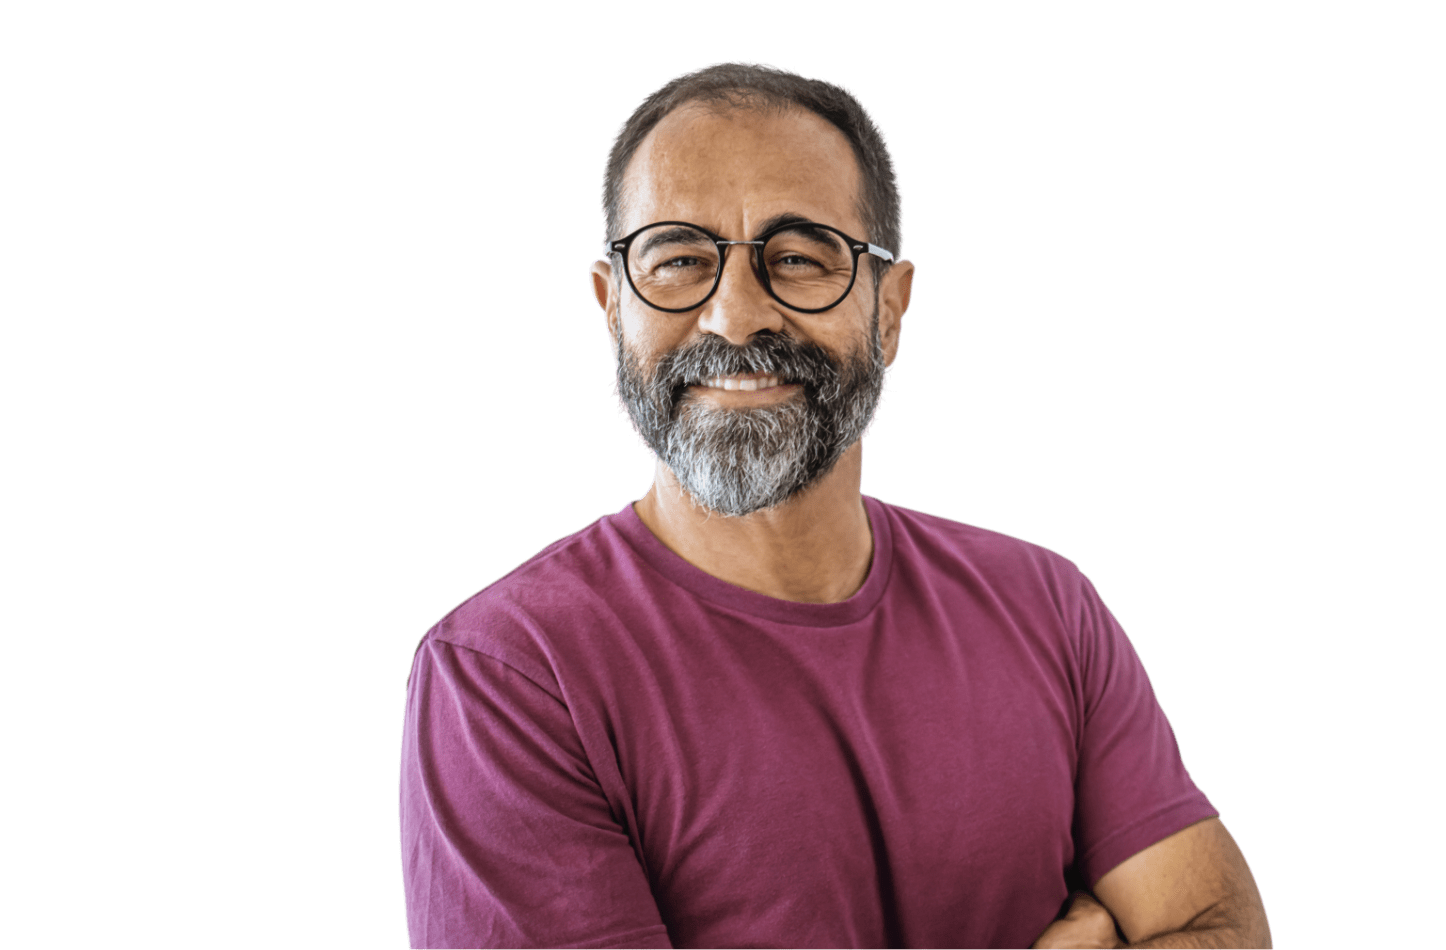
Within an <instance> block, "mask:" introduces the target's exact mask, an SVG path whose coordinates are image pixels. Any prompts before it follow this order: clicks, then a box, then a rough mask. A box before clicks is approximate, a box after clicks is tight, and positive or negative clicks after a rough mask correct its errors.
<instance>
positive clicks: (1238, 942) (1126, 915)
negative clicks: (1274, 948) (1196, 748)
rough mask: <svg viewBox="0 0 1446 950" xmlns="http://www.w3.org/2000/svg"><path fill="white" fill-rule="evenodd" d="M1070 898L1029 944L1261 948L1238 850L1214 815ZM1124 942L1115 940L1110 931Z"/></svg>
mask: <svg viewBox="0 0 1446 950" xmlns="http://www.w3.org/2000/svg"><path fill="white" fill-rule="evenodd" d="M1095 896H1097V897H1098V898H1099V899H1098V900H1095V899H1094V897H1091V896H1090V895H1088V894H1081V895H1079V896H1078V897H1076V898H1075V901H1074V903H1073V904H1072V905H1071V906H1070V909H1069V912H1068V913H1067V914H1066V915H1065V916H1064V917H1063V918H1062V919H1060V920H1057V921H1055V922H1054V923H1053V924H1050V926H1049V928H1048V929H1046V930H1045V932H1044V933H1043V934H1041V935H1040V937H1039V940H1037V941H1035V944H1034V946H1036V947H1121V946H1130V947H1269V946H1270V945H1271V944H1270V925H1269V924H1268V923H1267V922H1266V919H1265V906H1264V905H1263V904H1262V903H1261V901H1260V892H1259V891H1258V890H1257V889H1256V887H1255V878H1254V877H1253V876H1252V875H1251V873H1250V868H1249V867H1248V866H1247V865H1246V863H1245V856H1244V855H1242V854H1241V853H1240V849H1239V848H1238V847H1236V845H1235V840H1234V839H1233V838H1231V837H1230V832H1228V831H1226V830H1225V826H1224V825H1222V824H1221V823H1220V820H1219V819H1218V818H1211V819H1209V820H1207V821H1202V822H1200V823H1198V824H1194V825H1191V826H1190V827H1188V828H1186V829H1184V830H1183V831H1180V832H1177V833H1175V834H1173V835H1171V836H1170V837H1168V838H1166V839H1164V840H1163V841H1159V842H1156V843H1155V844H1153V845H1151V846H1150V847H1148V848H1146V849H1145V850H1144V851H1141V852H1140V853H1138V854H1136V855H1134V856H1132V857H1130V858H1128V859H1126V860H1125V861H1124V862H1123V863H1121V864H1120V865H1119V866H1118V867H1116V868H1114V869H1112V870H1111V871H1110V872H1109V873H1108V874H1106V875H1105V876H1104V877H1102V878H1100V880H1099V883H1097V884H1096V885H1095ZM1117 923H1118V927H1119V932H1121V933H1123V934H1124V936H1125V938H1126V939H1127V940H1129V941H1130V942H1129V943H1128V944H1123V943H1121V942H1120V940H1119V936H1118V933H1117V932H1116V929H1115V928H1116V924H1117Z"/></svg>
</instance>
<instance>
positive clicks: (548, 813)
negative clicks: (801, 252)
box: [401, 498, 1215, 947]
mask: <svg viewBox="0 0 1446 950" xmlns="http://www.w3.org/2000/svg"><path fill="white" fill-rule="evenodd" d="M865 505H866V507H867V510H868V514H869V521H870V523H871V525H872V528H873V534H874V558H873V564H872V566H871V568H870V570H869V576H868V579H867V580H866V581H865V582H864V585H863V587H862V588H860V589H859V591H858V593H856V594H854V596H852V597H850V598H849V599H848V600H846V601H844V602H842V603H837V604H800V603H793V602H790V601H783V600H776V599H774V598H771V597H765V596H763V595H761V594H756V593H753V592H751V591H746V590H743V589H741V588H738V587H734V586H732V585H731V584H727V583H725V582H723V581H720V580H718V579H717V578H715V577H712V576H711V575H709V574H706V573H704V572H703V571H701V570H699V569H698V568H696V567H693V566H692V565H690V564H688V563H687V562H686V561H684V560H683V559H682V558H680V557H678V556H677V555H675V554H673V553H672V552H671V551H669V550H668V549H667V548H665V547H664V546H663V545H662V543H661V542H659V541H658V540H657V538H655V537H654V536H653V535H652V533H651V532H650V531H649V530H648V529H647V527H646V526H644V525H643V523H642V522H641V521H639V520H638V517H637V515H636V513H635V512H634V511H633V509H632V506H628V507H626V508H624V509H623V510H622V511H620V512H619V513H618V514H616V515H612V516H611V517H608V518H603V519H602V520H600V521H598V522H596V523H594V524H593V525H591V526H589V527H588V528H586V529H584V530H582V531H580V532H578V533H577V534H575V535H573V536H571V537H569V538H566V539H564V540H562V541H559V542H557V543H556V544H554V545H552V546H551V547H549V548H547V549H546V550H545V551H543V552H542V553H541V554H539V555H538V556H537V557H535V558H533V559H532V560H530V561H528V562H527V563H526V564H524V565H522V566H521V567H519V568H518V569H517V570H515V571H513V572H512V573H511V574H509V575H508V576H507V577H505V578H504V579H502V580H500V581H498V582H497V583H496V584H493V585H492V586H491V587H489V588H487V589H486V590H485V591H483V592H482V593H480V594H478V595H477V596H475V597H473V598H472V599H471V600H469V601H467V602H466V603H465V604H463V605H462V606H461V607H458V608H457V609H456V610H454V611H453V612H452V613H451V614H450V615H449V616H448V617H447V618H446V619H445V620H443V621H442V622H441V623H439V624H438V625H437V626H436V627H435V628H433V629H432V630H431V631H430V632H429V633H428V634H427V636H426V638H425V639H424V640H423V641H422V644H421V646H420V648H419V649H418V651H417V655H416V660H415V663H414V665H413V668H412V675H411V679H410V681H409V686H408V690H409V691H408V699H407V717H406V732H405V738H404V742H403V750H402V812H401V817H402V859H403V869H404V873H405V879H406V891H407V915H408V923H409V926H410V928H411V936H412V941H413V944H414V945H415V946H426V947H476V946H520V945H543V946H567V945H594V946H667V945H668V944H669V942H670V941H671V942H672V943H673V944H676V945H698V946H732V947H742V946H792V947H806V946H843V947H847V946H862V947H882V946H941V947H943V946H952V947H990V946H1028V945H1029V944H1030V943H1031V942H1032V941H1033V940H1034V939H1035V938H1036V937H1038V936H1039V934H1040V933H1041V932H1042V931H1043V930H1044V929H1045V927H1046V926H1048V924H1049V922H1050V921H1051V920H1052V919H1053V918H1054V916H1055V914H1056V912H1057V911H1058V910H1059V907H1060V904H1061V902H1062V901H1063V900H1064V898H1065V897H1066V895H1067V893H1068V890H1069V885H1068V884H1067V883H1066V876H1067V875H1071V876H1077V878H1078V879H1079V880H1081V881H1082V882H1083V883H1084V884H1086V885H1090V886H1092V885H1093V884H1094V882H1095V881H1097V880H1098V879H1099V878H1100V877H1101V876H1102V875H1103V874H1104V873H1105V872H1106V871H1108V870H1109V869H1110V868H1112V867H1114V866H1115V865H1117V864H1118V863H1119V862H1121V861H1123V860H1124V859H1125V858H1127V857H1129V856H1130V855H1132V854H1134V853H1135V852H1137V851H1140V850H1142V849H1144V848H1146V847H1148V846H1149V845H1151V844H1153V843H1154V842H1156V841H1159V840H1160V839H1161V838H1164V837H1166V836H1168V835H1170V834H1172V833H1174V832H1176V831H1179V830H1180V829H1181V828H1184V827H1185V826H1187V825H1190V824H1192V823H1194V822H1197V821H1200V820H1202V819H1204V818H1209V817H1211V816H1213V815H1215V811H1214V810H1213V809H1212V808H1211V807H1210V803H1209V802H1208V801H1206V799H1205V797H1204V796H1203V795H1202V794H1201V793H1200V792H1199V791H1198V790H1197V789H1196V788H1195V786H1194V785H1193V784H1192V783H1191V781H1190V778H1189V776H1188V775H1187V774H1186V772H1185V769H1184V766H1183V765H1182V764H1181V762H1180V755H1179V752H1178V750H1177V749H1176V746H1175V740H1174V736H1173V734H1172V733H1171V731H1170V726H1169V723H1167V722H1166V721H1165V716H1164V714H1163V713H1162V712H1161V711H1160V707H1159V705H1158V704H1157V703H1156V702H1155V698H1154V694H1153V693H1152V692H1151V689H1150V684H1149V681H1148V679H1147V678H1146V676H1145V671H1144V669H1143V668H1142V667H1141V665H1140V661H1139V659H1138V658H1137V657H1136V655H1135V652H1134V650H1133V649H1131V647H1130V644H1129V641H1128V640H1126V639H1125V635H1124V633H1123V632H1121V630H1120V628H1119V626H1118V625H1117V624H1116V623H1115V621H1114V618H1112V617H1111V616H1110V614H1109V612H1108V611H1107V610H1106V609H1105V607H1104V605H1103V604H1101V603H1100V600H1099V597H1098V596H1097V595H1096V594H1095V592H1094V589H1093V588H1092V587H1091V586H1090V583H1089V581H1087V580H1086V579H1085V578H1084V577H1083V576H1082V575H1081V574H1080V573H1079V571H1078V570H1077V569H1076V568H1075V567H1074V565H1072V564H1071V563H1070V562H1069V561H1066V560H1064V559H1063V558H1061V557H1059V556H1058V555H1055V554H1052V553H1050V552H1049V551H1046V550H1044V549H1042V548H1038V547H1035V546H1034V545H1031V544H1026V543H1024V542H1022V541H1017V540H1014V539H1012V538H1008V537H1005V536H1003V535H1000V534H995V533H993V532H989V531H983V530H980V529H978V528H972V527H969V526H967V525H962V524H957V523H955V522H951V521H945V520H943V519H941V518H934V517H930V516H928V515H923V514H919V513H918V512H914V511H909V510H906V509H903V508H896V507H893V506H890V505H885V504H883V503H882V502H879V501H876V500H874V499H871V498H868V499H865Z"/></svg>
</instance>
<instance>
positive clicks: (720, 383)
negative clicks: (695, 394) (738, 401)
mask: <svg viewBox="0 0 1446 950" xmlns="http://www.w3.org/2000/svg"><path fill="white" fill-rule="evenodd" d="M693 385H694V386H702V387H703V388H705V389H726V390H739V391H742V392H753V391H754V390H758V389H776V388H777V387H779V386H783V385H786V383H785V382H784V380H783V377H782V376H774V375H771V374H768V373H751V374H749V375H747V376H714V377H713V378H712V379H703V380H699V381H697V382H695V383H693Z"/></svg>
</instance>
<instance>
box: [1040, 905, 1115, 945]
mask: <svg viewBox="0 0 1446 950" xmlns="http://www.w3.org/2000/svg"><path fill="white" fill-rule="evenodd" d="M1034 946H1035V947H1037V948H1045V947H1112V948H1113V947H1123V946H1124V944H1123V943H1121V942H1120V936H1119V933H1118V932H1116V930H1115V919H1114V918H1113V917H1111V916H1110V912H1109V911H1107V910H1105V906H1104V905H1103V904H1101V903H1100V902H1099V901H1097V900H1095V899H1094V898H1093V897H1092V896H1090V895H1089V894H1086V893H1083V892H1081V893H1078V894H1076V895H1075V896H1074V901H1073V902H1072V903H1071V904H1070V905H1069V911H1068V912H1067V913H1066V914H1065V915H1064V916H1063V917H1061V918H1060V919H1059V920H1056V921H1055V922H1054V923H1052V924H1050V925H1049V926H1048V927H1046V928H1045V930H1044V933H1042V934H1040V935H1039V939H1038V940H1036V941H1035V942H1034Z"/></svg>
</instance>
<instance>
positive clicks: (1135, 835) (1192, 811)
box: [1078, 795, 1220, 889]
mask: <svg viewBox="0 0 1446 950" xmlns="http://www.w3.org/2000/svg"><path fill="white" fill-rule="evenodd" d="M1219 816H1220V813H1219V812H1217V811H1216V810H1215V809H1214V808H1212V807H1210V803H1209V802H1208V801H1206V800H1205V798H1204V796H1202V795H1193V796H1191V797H1190V798H1188V799H1186V800H1185V801H1182V802H1176V803H1175V804H1173V805H1167V806H1165V807H1164V808H1162V809H1160V810H1158V811H1156V812H1154V813H1152V814H1151V815H1149V816H1147V817H1145V818H1142V819H1140V820H1139V821H1136V822H1134V823H1132V824H1129V825H1126V826H1125V827H1124V828H1121V829H1120V830H1119V831H1116V832H1115V833H1114V834H1112V835H1110V836H1109V837H1107V838H1105V839H1104V840H1103V841H1101V842H1099V843H1098V844H1096V845H1095V846H1094V847H1092V848H1090V850H1089V851H1087V852H1085V854H1084V856H1083V857H1081V858H1080V859H1079V861H1078V865H1079V869H1080V873H1081V874H1082V875H1083V876H1084V879H1085V884H1086V885H1087V886H1088V887H1089V888H1090V889H1093V888H1094V886H1095V885H1096V884H1098V883H1099V880H1100V878H1102V877H1104V876H1105V874H1107V873H1108V872H1109V871H1111V870H1113V869H1114V868H1115V867H1118V866H1119V865H1120V863H1121V862H1123V861H1124V860H1125V859H1126V858H1129V857H1131V856H1132V855H1135V854H1138V853H1139V852H1141V851H1143V850H1145V849H1146V848H1148V847H1149V846H1150V845H1152V844H1155V843H1156V842H1159V841H1163V840H1164V839H1166V838H1168V837H1170V836H1171V835H1173V834H1174V833H1175V832H1177V831H1183V830H1184V829H1186V828H1188V827H1189V826H1190V825H1193V824H1195V823H1197V822H1201V821H1204V820H1205V819H1207V818H1218V817H1219Z"/></svg>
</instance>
